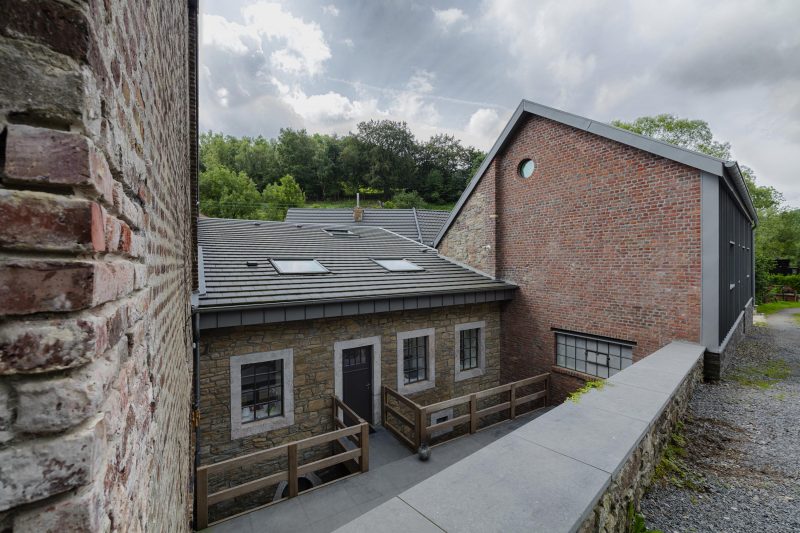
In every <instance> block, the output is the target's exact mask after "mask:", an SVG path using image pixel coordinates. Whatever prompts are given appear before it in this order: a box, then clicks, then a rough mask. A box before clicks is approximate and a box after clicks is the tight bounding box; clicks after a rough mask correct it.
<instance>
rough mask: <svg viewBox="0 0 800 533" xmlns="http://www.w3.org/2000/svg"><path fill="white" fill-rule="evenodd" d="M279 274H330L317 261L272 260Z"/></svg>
mask: <svg viewBox="0 0 800 533" xmlns="http://www.w3.org/2000/svg"><path fill="white" fill-rule="evenodd" d="M270 262H271V263H272V266H274V267H275V270H277V271H278V274H327V273H328V272H330V270H328V269H327V268H325V267H324V266H323V265H322V264H321V263H320V262H319V261H317V260H316V259H270Z"/></svg>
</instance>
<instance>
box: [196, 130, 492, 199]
mask: <svg viewBox="0 0 800 533" xmlns="http://www.w3.org/2000/svg"><path fill="white" fill-rule="evenodd" d="M484 157H485V154H484V153H483V152H481V151H479V150H476V149H475V148H472V147H464V146H463V145H462V144H461V142H460V141H458V140H457V139H455V138H454V137H452V136H449V135H435V136H433V137H431V138H430V139H429V140H428V141H426V142H418V141H417V140H416V139H415V138H414V135H413V134H412V133H411V130H410V129H409V128H408V126H407V125H406V124H405V123H404V122H393V121H390V120H379V121H376V120H372V121H368V122H362V123H360V124H359V125H358V127H357V130H356V132H354V133H351V134H349V135H346V136H344V137H338V136H336V135H322V134H313V135H311V134H309V133H308V132H306V131H305V130H295V129H291V128H285V129H282V130H281V131H280V135H279V136H278V138H277V139H274V140H273V139H265V138H263V137H256V138H251V137H241V138H237V137H232V136H230V135H222V134H220V133H214V132H207V133H204V134H202V135H201V136H200V170H201V172H205V171H207V170H210V169H211V168H214V167H224V168H227V169H229V170H231V171H233V172H235V173H239V172H244V173H245V174H246V175H247V176H248V177H250V178H251V179H252V181H253V182H254V183H255V185H256V188H257V189H258V190H259V191H263V190H265V189H266V187H267V186H268V185H270V184H273V183H277V182H278V181H279V179H280V177H281V176H285V175H287V174H289V175H291V176H293V177H294V179H295V181H296V182H297V184H298V185H299V186H300V188H301V189H302V190H303V191H305V193H306V195H307V196H308V198H310V199H312V200H322V201H336V200H339V199H341V198H342V197H347V198H348V199H349V200H350V201H352V200H354V199H355V194H356V193H357V192H361V193H362V199H366V198H365V194H369V195H374V196H375V197H376V199H377V198H381V199H383V200H386V199H388V198H390V197H391V196H392V195H393V194H394V193H396V192H398V191H400V190H409V191H416V192H417V193H418V194H419V195H420V196H421V197H422V199H423V200H424V201H425V202H426V203H428V204H451V203H453V202H455V200H457V199H458V197H459V196H460V195H461V192H462V191H463V190H464V187H465V186H466V184H467V183H468V182H469V179H470V177H471V176H472V175H473V173H474V171H475V170H476V169H477V167H478V166H480V163H481V161H482V160H483V158H484ZM368 191H369V192H368ZM350 205H352V204H350Z"/></svg>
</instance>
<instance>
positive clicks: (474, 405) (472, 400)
mask: <svg viewBox="0 0 800 533" xmlns="http://www.w3.org/2000/svg"><path fill="white" fill-rule="evenodd" d="M476 431H478V395H477V394H470V396H469V432H470V433H475V432H476Z"/></svg>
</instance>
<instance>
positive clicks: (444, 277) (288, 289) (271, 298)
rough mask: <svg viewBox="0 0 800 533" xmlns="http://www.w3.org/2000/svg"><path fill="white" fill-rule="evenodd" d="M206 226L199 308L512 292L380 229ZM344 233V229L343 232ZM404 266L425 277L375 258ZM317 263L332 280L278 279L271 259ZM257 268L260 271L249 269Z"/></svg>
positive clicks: (246, 223) (214, 222)
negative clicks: (391, 269)
mask: <svg viewBox="0 0 800 533" xmlns="http://www.w3.org/2000/svg"><path fill="white" fill-rule="evenodd" d="M329 227H337V225H314V224H300V225H297V224H289V223H282V222H262V221H252V220H227V219H214V218H205V219H200V220H199V223H198V239H199V245H200V246H201V248H202V256H203V257H202V259H203V266H204V270H203V276H202V277H203V279H204V281H205V289H206V292H205V294H203V295H201V296H200V307H201V308H210V307H228V306H230V307H244V306H256V305H259V306H264V307H268V306H273V305H275V306H277V305H287V304H289V305H294V304H305V303H319V302H332V301H352V300H368V299H377V298H388V297H397V296H418V295H430V294H452V293H469V292H480V291H491V290H503V289H513V288H515V286H514V285H511V284H508V283H505V282H502V281H499V280H495V279H492V278H489V277H487V276H484V275H481V274H478V273H476V272H473V271H472V270H468V269H466V268H464V267H462V266H459V265H456V264H455V263H453V262H451V261H448V260H447V259H445V258H443V257H440V256H439V255H438V253H437V251H436V250H435V249H433V248H430V247H427V246H423V245H421V244H419V243H417V242H413V241H411V240H409V239H407V238H403V237H401V236H398V235H395V234H393V233H390V232H388V231H384V230H382V229H380V228H375V227H370V226H349V227H348V229H350V230H351V231H352V232H353V236H332V235H330V234H328V233H327V232H325V231H324V229H325V228H329ZM338 227H342V226H338ZM381 257H383V258H404V259H408V260H409V261H412V262H414V263H416V264H418V265H419V266H421V267H423V268H424V270H422V271H416V272H389V271H387V270H385V269H383V268H382V267H380V266H378V265H377V264H376V263H375V262H374V261H372V258H381ZM279 258H293V259H301V258H302V259H316V260H317V261H319V262H320V263H322V265H323V266H325V267H326V268H327V269H328V270H330V273H328V274H278V273H277V271H276V270H275V268H274V267H273V266H272V264H271V263H270V261H269V259H279ZM248 261H255V262H256V263H257V266H247V262H248Z"/></svg>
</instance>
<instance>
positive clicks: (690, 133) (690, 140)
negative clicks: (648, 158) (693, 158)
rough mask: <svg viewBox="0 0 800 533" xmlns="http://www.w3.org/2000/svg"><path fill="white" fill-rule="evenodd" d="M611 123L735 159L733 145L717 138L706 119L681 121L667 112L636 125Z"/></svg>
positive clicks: (631, 123) (638, 121) (619, 121)
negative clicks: (732, 153)
mask: <svg viewBox="0 0 800 533" xmlns="http://www.w3.org/2000/svg"><path fill="white" fill-rule="evenodd" d="M611 124H613V125H614V126H616V127H618V128H622V129H625V130H628V131H632V132H634V133H638V134H639V135H646V136H648V137H653V138H654V139H659V140H662V141H665V142H668V143H670V144H674V145H675V146H682V147H684V148H688V149H690V150H695V151H697V152H702V153H704V154H708V155H711V156H714V157H718V158H720V159H730V158H731V145H730V143H727V142H720V141H717V140H716V139H714V135H713V134H712V133H711V128H710V127H709V126H708V123H707V122H706V121H704V120H691V119H687V118H679V117H676V116H675V115H670V114H667V113H665V114H663V115H657V116H655V117H639V118H637V119H636V120H634V121H633V122H623V121H621V120H615V121H613V122H612V123H611Z"/></svg>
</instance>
